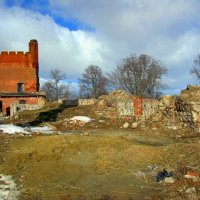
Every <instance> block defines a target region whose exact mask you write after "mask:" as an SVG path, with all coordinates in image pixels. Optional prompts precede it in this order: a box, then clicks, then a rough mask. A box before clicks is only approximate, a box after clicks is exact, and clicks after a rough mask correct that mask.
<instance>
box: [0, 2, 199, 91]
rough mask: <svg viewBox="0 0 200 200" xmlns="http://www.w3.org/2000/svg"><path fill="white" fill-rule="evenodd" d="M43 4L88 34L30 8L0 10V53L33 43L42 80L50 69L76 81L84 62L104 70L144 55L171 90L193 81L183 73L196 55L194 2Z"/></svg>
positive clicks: (195, 9) (186, 73) (53, 13)
mask: <svg viewBox="0 0 200 200" xmlns="http://www.w3.org/2000/svg"><path fill="white" fill-rule="evenodd" d="M49 3H50V5H49V6H50V10H49V12H51V14H52V15H59V16H61V17H65V18H66V19H71V18H74V19H76V20H77V21H80V22H81V23H83V24H84V23H85V24H87V25H89V26H90V27H92V28H94V31H91V32H89V31H86V30H77V31H70V30H69V29H67V28H65V27H61V26H59V25H57V24H56V23H55V22H54V21H53V18H52V17H50V15H42V14H39V13H37V12H35V11H33V10H32V11H31V10H24V9H22V8H19V7H16V8H9V9H8V8H6V7H3V6H1V8H0V16H1V17H0V23H1V29H0V35H1V38H0V50H3V49H4V48H5V50H8V49H11V50H13V49H15V50H21V49H22V50H24V51H26V50H27V44H26V42H28V41H29V40H30V39H32V38H36V39H38V42H39V53H40V72H41V76H42V77H43V78H46V77H47V74H48V73H49V71H50V70H51V69H53V68H59V69H60V70H63V71H65V73H66V74H67V77H68V79H77V78H79V77H80V75H81V73H82V72H83V70H84V68H85V67H87V66H88V65H90V64H96V65H99V66H101V67H102V68H103V70H104V71H109V70H111V69H113V67H114V66H115V65H116V64H117V63H119V62H120V61H121V59H122V58H124V57H126V56H129V55H130V54H131V53H136V54H140V53H147V54H149V55H151V56H153V57H154V58H156V59H159V60H161V61H163V63H164V65H165V66H166V67H167V68H168V69H169V74H168V75H167V78H168V80H175V81H176V82H173V81H167V79H165V80H166V81H167V82H168V83H169V84H168V85H169V87H170V88H171V90H174V91H175V90H176V91H177V90H178V88H180V89H182V88H184V87H186V85H187V84H189V83H190V82H192V83H193V82H194V80H193V78H192V77H191V76H190V73H189V71H190V68H191V65H192V62H193V60H194V58H195V57H196V55H197V54H198V53H200V47H199V44H200V36H199V35H200V34H199V32H200V14H199V9H198V8H199V7H200V1H198V0H190V1H188V0H175V1H174V0H151V1H149V0H114V1H107V0H101V1H96V0H84V3H83V2H82V1H81V0H67V1H62V0H49ZM0 5H1V4H0ZM2 16H3V17H2ZM5 19H6V20H5Z"/></svg>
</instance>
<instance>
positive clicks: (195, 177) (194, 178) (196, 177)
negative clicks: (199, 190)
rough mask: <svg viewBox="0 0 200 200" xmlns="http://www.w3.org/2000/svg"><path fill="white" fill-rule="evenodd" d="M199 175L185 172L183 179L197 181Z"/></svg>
mask: <svg viewBox="0 0 200 200" xmlns="http://www.w3.org/2000/svg"><path fill="white" fill-rule="evenodd" d="M199 175H200V174H199V173H198V172H194V171H191V170H190V171H187V174H186V175H185V178H189V179H193V181H198V180H199Z"/></svg>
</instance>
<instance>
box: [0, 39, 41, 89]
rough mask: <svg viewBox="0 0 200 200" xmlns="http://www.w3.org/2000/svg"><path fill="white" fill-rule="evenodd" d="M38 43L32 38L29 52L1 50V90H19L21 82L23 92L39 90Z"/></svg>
mask: <svg viewBox="0 0 200 200" xmlns="http://www.w3.org/2000/svg"><path fill="white" fill-rule="evenodd" d="M38 68H39V64H38V43H37V41H36V40H31V41H30V43H29V52H26V53H24V52H17V53H16V52H12V51H11V52H1V54H0V92H18V89H19V88H18V87H19V84H21V86H23V92H37V91H39V78H38V70H39V69H38Z"/></svg>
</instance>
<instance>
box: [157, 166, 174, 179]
mask: <svg viewBox="0 0 200 200" xmlns="http://www.w3.org/2000/svg"><path fill="white" fill-rule="evenodd" d="M167 177H172V173H171V172H168V171H167V170H166V169H163V171H161V172H158V174H157V176H156V181H157V182H159V181H163V180H165V178H167Z"/></svg>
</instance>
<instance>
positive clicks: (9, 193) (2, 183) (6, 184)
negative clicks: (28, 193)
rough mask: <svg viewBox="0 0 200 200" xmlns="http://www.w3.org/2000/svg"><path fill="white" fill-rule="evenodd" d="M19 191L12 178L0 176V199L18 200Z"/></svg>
mask: <svg viewBox="0 0 200 200" xmlns="http://www.w3.org/2000/svg"><path fill="white" fill-rule="evenodd" d="M18 196H19V191H18V190H17V186H16V183H15V181H14V180H13V179H12V176H5V175H3V174H0V199H1V200H17V199H18Z"/></svg>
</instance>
